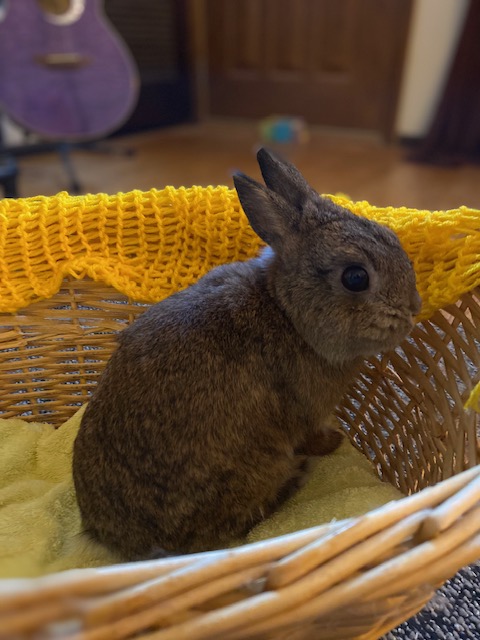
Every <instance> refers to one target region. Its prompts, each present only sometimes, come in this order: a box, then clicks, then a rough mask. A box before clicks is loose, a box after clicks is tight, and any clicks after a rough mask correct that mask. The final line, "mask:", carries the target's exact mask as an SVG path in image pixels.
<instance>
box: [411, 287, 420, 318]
mask: <svg viewBox="0 0 480 640" xmlns="http://www.w3.org/2000/svg"><path fill="white" fill-rule="evenodd" d="M421 309H422V299H421V298H420V295H419V293H418V291H415V293H414V294H413V296H412V299H411V301H410V311H411V312H412V315H413V316H418V314H419V313H420V311H421Z"/></svg>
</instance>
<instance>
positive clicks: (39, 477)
mask: <svg viewBox="0 0 480 640" xmlns="http://www.w3.org/2000/svg"><path fill="white" fill-rule="evenodd" d="M83 410H84V407H82V408H81V409H79V411H77V413H76V414H75V415H74V416H73V417H72V418H70V420H68V421H67V422H66V423H64V424H63V425H62V426H61V427H60V428H59V429H54V428H53V427H52V426H51V425H48V424H37V423H26V422H23V421H22V420H19V419H15V418H14V419H8V420H5V419H4V420H0V578H11V577H34V576H39V575H43V574H46V573H51V572H55V571H62V570H64V569H73V568H82V567H94V566H101V565H107V564H113V563H114V562H118V561H121V558H118V557H115V556H114V555H112V554H111V553H110V552H109V551H107V550H106V549H105V548H103V547H102V546H100V545H98V544H96V543H94V542H92V541H91V540H88V539H87V538H86V537H85V536H84V535H82V533H81V522H80V514H79V510H78V506H77V503H76V499H75V491H74V487H73V480H72V447H73V442H74V440H75V436H76V433H77V430H78V427H79V424H80V419H81V416H82V413H83ZM401 497H402V496H401V494H400V493H399V492H398V491H397V490H396V489H394V488H393V487H392V486H390V485H389V484H386V483H383V482H381V481H380V480H379V478H378V477H377V476H376V474H375V473H374V471H373V469H372V467H371V465H370V463H369V462H368V460H367V459H366V458H365V457H364V456H363V455H362V454H361V453H360V452H359V451H357V450H356V449H355V448H354V447H353V445H352V444H351V443H350V442H347V441H346V442H345V443H344V444H342V446H341V447H340V448H339V449H338V450H337V451H336V452H335V453H334V454H332V455H330V456H325V457H323V458H318V459H317V461H316V464H315V466H314V469H313V471H312V474H311V476H310V478H309V481H308V482H307V484H306V485H305V486H304V487H303V488H302V489H301V490H300V491H299V492H298V493H297V494H296V495H295V496H294V497H293V498H292V499H290V501H289V502H287V503H286V504H285V505H284V506H283V507H282V508H281V509H280V510H279V511H278V512H277V513H275V514H274V515H273V516H272V517H271V518H269V519H268V520H266V521H264V522H262V523H261V524H260V525H258V526H257V527H256V528H255V529H254V530H253V531H251V532H250V534H249V535H248V537H247V539H246V540H245V542H254V541H257V540H262V539H266V538H271V537H274V536H278V535H281V534H284V533H289V532H292V531H296V530H299V529H304V528H307V527H311V526H314V525H316V524H321V523H324V522H330V521H331V520H333V519H342V518H347V517H352V516H356V515H360V514H361V513H366V512H367V511H370V510H371V509H373V508H375V507H378V506H380V505H382V504H385V503H386V502H389V501H390V500H395V499H398V498H401Z"/></svg>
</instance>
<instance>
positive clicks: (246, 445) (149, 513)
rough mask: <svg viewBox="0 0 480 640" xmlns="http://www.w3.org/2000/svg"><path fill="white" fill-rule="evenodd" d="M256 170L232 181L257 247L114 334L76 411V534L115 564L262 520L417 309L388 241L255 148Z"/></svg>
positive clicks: (221, 537)
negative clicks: (362, 281)
mask: <svg viewBox="0 0 480 640" xmlns="http://www.w3.org/2000/svg"><path fill="white" fill-rule="evenodd" d="M259 162H260V166H261V168H262V172H263V175H264V178H265V182H266V184H267V186H268V188H265V187H263V186H262V185H260V184H258V183H256V182H254V181H253V180H251V179H250V178H247V177H246V176H242V175H239V176H236V178H235V184H236V187H237V191H238V193H239V197H240V199H241V202H242V204H243V207H244V209H245V212H246V214H247V216H248V217H249V219H250V222H251V224H252V226H253V228H254V229H255V230H256V231H257V233H259V235H261V237H263V238H264V240H265V241H267V242H268V243H269V244H270V245H271V249H270V248H269V249H267V250H266V252H265V253H264V254H263V255H262V256H260V257H259V258H256V259H253V260H250V261H248V262H245V263H233V264H229V265H224V266H221V267H218V268H217V269H214V270H213V271H211V272H210V273H209V274H207V275H206V276H205V277H204V278H202V279H201V280H200V281H199V282H198V283H197V284H195V285H193V286H192V287H189V288H188V289H186V290H184V291H182V292H180V293H176V294H175V295H172V296H170V297H169V298H168V299H166V300H164V301H163V302H161V303H159V304H157V305H154V306H152V307H151V308H150V309H149V310H148V311H146V313H145V314H143V315H142V316H141V317H140V318H139V319H137V321H136V322H135V323H134V324H133V325H132V326H131V327H129V328H128V329H126V330H125V331H123V332H122V333H121V334H120V336H119V346H118V348H117V350H116V351H115V353H114V354H113V355H112V357H111V359H110V361H109V363H108V365H107V368H106V370H105V373H104V374H103V376H102V378H101V380H100V382H99V384H98V387H97V389H96V391H95V393H94V395H93V397H92V399H91V401H90V403H89V405H88V407H87V409H86V412H85V415H84V417H83V420H82V424H81V428H80V431H79V434H78V437H77V439H76V442H75V447H74V460H73V471H74V480H75V487H76V491H77V498H78V503H79V506H80V510H81V514H82V519H83V524H84V527H85V529H86V530H87V531H88V532H90V534H91V535H92V536H93V537H95V538H96V539H97V540H99V541H101V542H103V543H104V544H106V545H107V546H108V547H110V548H112V549H114V550H115V551H117V552H120V553H121V554H123V556H124V557H126V558H136V557H142V556H146V555H148V554H150V553H152V551H154V550H155V549H157V548H162V549H164V550H166V551H167V552H192V551H197V550H205V549H210V548H214V547H219V546H224V545H226V544H228V542H229V541H230V540H232V539H234V538H236V537H238V536H241V535H243V534H245V533H246V532H247V531H248V530H249V529H250V528H251V527H252V526H254V525H255V524H256V523H257V522H259V521H260V520H261V519H263V518H264V517H265V516H266V515H268V514H269V513H270V512H271V511H272V510H273V509H275V508H276V507H277V506H278V505H279V504H280V503H281V502H282V501H283V500H285V499H286V498H287V497H288V496H289V495H290V494H291V493H292V492H293V491H294V490H295V489H296V487H297V486H298V484H299V482H300V481H301V476H302V474H303V471H304V466H305V454H307V453H310V452H314V453H316V454H319V453H327V452H329V451H331V450H333V449H334V448H336V446H338V444H339V442H340V439H341V436H340V435H339V434H337V433H335V432H333V431H331V430H330V429H329V427H328V426H327V425H328V419H329V416H330V414H331V413H332V411H333V410H334V408H335V405H336V404H337V403H338V401H339V399H340V398H341V396H342V394H343V393H344V391H345V389H346V386H347V385H348V383H349V381H350V380H351V377H352V375H353V374H354V372H355V368H356V366H357V365H358V363H359V362H361V360H362V358H363V357H365V356H368V355H371V354H373V353H376V352H378V351H381V350H384V349H390V348H392V347H394V346H395V345H396V344H398V343H399V342H400V341H401V340H402V339H403V338H404V337H405V336H406V334H407V333H408V331H409V329H410V327H411V321H412V314H415V313H417V312H418V310H419V299H418V294H417V292H416V288H415V278H414V274H413V269H412V268H411V265H410V263H409V261H408V258H407V257H406V255H405V253H404V252H403V250H402V249H401V247H400V244H399V242H398V239H397V238H396V236H395V235H394V234H393V233H392V232H391V231H389V230H387V229H384V228H382V227H380V226H379V225H377V224H374V223H372V222H368V221H366V220H362V219H360V218H358V217H356V216H354V215H353V214H351V213H350V212H348V211H346V210H344V209H342V208H340V207H337V206H336V205H334V204H332V203H331V202H330V201H328V200H326V199H323V198H320V196H318V194H316V193H315V192H314V191H313V190H312V189H311V188H310V187H309V186H308V185H307V183H306V182H305V181H304V180H303V178H302V177H301V176H300V174H299V173H298V171H297V170H296V169H295V168H294V167H292V166H291V165H289V164H287V163H283V162H281V161H280V160H278V159H277V158H275V157H273V156H272V155H270V154H268V153H267V152H265V151H264V150H261V151H260V152H259ZM350 263H355V264H358V263H361V264H365V265H366V268H367V266H368V271H369V274H370V275H371V283H372V290H371V291H369V292H365V293H361V294H358V293H356V294H352V293H350V292H348V291H345V290H344V289H342V285H341V282H340V276H341V273H342V269H343V268H344V266H345V265H346V264H350ZM339 274H340V275H339ZM310 443H311V444H310Z"/></svg>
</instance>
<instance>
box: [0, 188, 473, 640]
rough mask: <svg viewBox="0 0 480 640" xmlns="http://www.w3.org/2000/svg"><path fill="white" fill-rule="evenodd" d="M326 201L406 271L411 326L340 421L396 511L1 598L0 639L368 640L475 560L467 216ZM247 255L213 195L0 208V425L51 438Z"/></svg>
mask: <svg viewBox="0 0 480 640" xmlns="http://www.w3.org/2000/svg"><path fill="white" fill-rule="evenodd" d="M336 200H337V201H338V202H339V203H340V204H342V205H343V206H346V207H348V208H350V209H351V210H352V211H354V212H355V213H358V214H359V215H365V216H367V217H370V218H373V219H375V220H377V221H378V222H381V223H384V224H388V225H389V226H390V227H391V228H393V229H394V230H395V231H396V232H397V233H398V234H399V236H400V239H401V241H402V244H403V246H404V247H405V249H406V251H407V252H408V253H409V255H410V257H411V259H412V260H413V263H414V266H415V270H416V273H417V278H418V287H419V291H420V293H421V295H422V299H423V303H424V304H423V309H422V315H421V317H420V321H419V324H417V326H416V327H415V329H414V331H413V333H412V335H411V337H410V338H409V339H408V340H406V341H405V342H404V344H403V345H402V346H401V347H400V348H399V349H397V350H396V351H395V352H393V353H390V354H387V355H386V356H384V357H383V358H381V359H380V358H379V359H375V358H374V359H372V360H371V361H369V362H367V363H366V364H365V366H364V368H363V370H362V371H361V373H360V375H359V376H358V377H357V379H356V380H355V382H354V384H353V385H352V387H351V389H350V391H349V393H348V394H347V395H346V397H345V399H344V401H343V403H342V406H341V407H339V410H338V415H339V418H340V420H341V422H342V424H343V425H344V427H345V429H346V430H347V432H348V433H349V435H350V437H351V438H352V440H353V442H354V443H355V445H356V446H357V447H358V448H359V449H361V450H362V451H363V452H364V453H365V455H366V456H367V457H368V458H369V459H370V460H372V462H373V464H374V465H375V466H376V468H377V470H378V473H379V475H380V476H381V477H383V478H384V479H386V480H388V481H389V482H391V483H392V484H394V485H396V486H397V487H399V488H400V489H401V490H402V491H403V492H404V493H406V494H412V495H410V496H409V497H408V498H405V499H404V500H402V501H400V502H396V503H392V504H389V505H385V506H384V507H382V508H380V509H378V510H376V511H373V512H370V513H368V514H366V515H365V516H362V517H360V518H354V519H351V520H346V521H341V522H338V523H331V524H328V525H324V526H320V527H315V528H314V529H309V530H305V531H300V532H298V533H295V534H291V535H289V536H285V537H282V538H276V539H273V540H271V541H267V542H263V543H258V544H255V545H248V546H245V547H242V548H239V549H235V550H228V551H227V550H225V551H218V552H211V553H206V554H198V555H195V556H185V557H178V558H171V559H166V560H160V561H153V562H145V563H136V564H131V565H120V566H118V567H112V568H105V569H85V570H79V571H75V572H67V573H65V574H58V575H54V576H47V577H45V578H41V579H34V580H19V581H0V638H2V637H7V638H9V637H13V636H14V635H15V634H17V635H21V634H27V633H30V632H32V633H37V634H41V633H43V634H44V636H46V637H48V636H49V635H53V634H54V633H60V634H63V635H65V636H66V637H68V638H76V639H78V640H80V638H83V639H84V640H87V639H89V640H94V639H96V640H101V639H102V638H105V639H106V638H113V637H115V638H130V637H134V636H135V637H137V636H136V634H139V633H140V634H141V637H142V638H158V640H167V639H171V640H180V639H182V638H185V639H187V638H188V640H193V639H194V638H227V637H228V638H239V639H240V638H247V637H255V638H289V639H296V638H308V637H322V638H325V639H329V638H332V640H333V638H351V639H354V638H356V639H358V640H360V639H361V638H362V639H365V640H366V639H372V640H373V639H374V638H378V637H379V636H380V635H382V633H384V632H386V631H387V630H389V629H391V628H392V627H394V626H396V625H397V624H398V623H400V622H401V621H403V620H405V619H406V618H408V617H409V616H410V615H413V613H415V612H416V611H417V610H418V609H419V608H421V607H422V606H423V604H424V603H425V602H426V601H427V600H428V599H429V598H430V597H431V595H432V593H433V591H434V589H435V588H436V586H438V585H440V584H441V583H442V582H443V581H444V580H445V579H447V578H448V577H450V576H451V575H452V574H453V573H455V571H457V570H458V569H459V568H460V567H461V566H464V565H465V564H468V563H469V562H472V561H474V560H476V559H477V558H479V557H480V467H479V466H478V463H479V461H480V459H479V448H478V440H477V430H478V427H479V416H478V414H476V413H475V412H474V411H473V410H471V409H470V410H465V408H464V407H465V404H466V403H469V406H471V407H475V406H476V402H477V395H476V393H475V392H474V389H475V385H477V390H478V382H479V380H478V375H479V370H480V349H479V346H480V342H479V341H480V297H479V287H480V233H479V230H480V212H478V211H475V210H471V209H466V208H461V209H458V210H456V211H451V212H425V211H414V210H408V209H391V208H385V209H378V208H374V207H371V206H370V205H368V204H367V203H352V202H349V201H347V200H344V199H341V198H337V199H336ZM260 244H261V243H260V241H259V240H258V238H257V237H256V236H255V234H254V233H253V231H252V230H251V229H250V227H249V226H248V223H247V221H246V218H245V216H244V214H243V212H242V211H241V208H240V206H239V204H238V200H237V198H236V194H235V192H233V191H231V190H229V189H227V188H224V187H216V188H211V187H210V188H205V189H204V188H200V187H193V188H191V189H178V190H176V189H173V188H167V189H164V190H163V191H154V190H152V191H150V192H145V193H144V192H130V193H127V194H117V195H116V196H107V195H105V194H99V195H96V196H85V197H77V198H74V197H70V196H68V195H67V194H59V195H58V196H55V197H52V198H32V199H27V200H9V201H7V200H5V201H3V202H0V379H1V385H0V417H23V418H25V419H27V420H36V421H38V420H45V421H48V422H53V423H54V424H60V423H61V422H63V421H64V420H65V419H66V418H68V417H70V416H71V415H72V414H73V413H74V412H75V411H76V409H77V408H78V406H79V405H80V404H83V403H84V402H86V401H87V400H88V397H89V393H90V392H91V391H92V389H93V388H94V386H95V384H96V381H97V379H98V376H99V375H100V373H101V371H102V370H103V367H104V366H105V363H106V361H107V359H108V357H109V355H110V354H111V352H112V350H113V348H114V345H115V334H116V333H117V332H118V330H120V329H121V328H123V327H124V326H126V325H127V324H128V323H130V322H132V320H133V319H134V318H135V317H136V316H137V315H138V314H139V313H141V312H142V311H143V309H144V304H145V303H150V302H153V301H156V300H160V299H162V298H164V297H165V296H166V295H168V294H170V293H171V292H172V291H175V290H177V289H179V288H182V287H184V286H188V285H189V284H191V283H193V282H194V281H196V280H197V279H198V278H199V277H200V276H201V275H203V274H204V273H205V272H206V271H208V270H209V269H210V268H211V267H212V266H215V265H216V264H220V263H223V262H226V261H231V260H237V259H247V258H249V257H251V256H253V255H255V254H256V253H257V252H258V249H259V247H260ZM2 314H3V315H2ZM477 393H478V391H477ZM475 465H477V466H475ZM440 481H442V482H440ZM40 587H41V588H40ZM2 634H3V635H2Z"/></svg>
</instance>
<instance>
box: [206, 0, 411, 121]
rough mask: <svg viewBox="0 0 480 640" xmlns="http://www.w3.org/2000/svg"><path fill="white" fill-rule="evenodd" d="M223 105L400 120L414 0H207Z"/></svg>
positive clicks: (213, 104)
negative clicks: (398, 109)
mask: <svg viewBox="0 0 480 640" xmlns="http://www.w3.org/2000/svg"><path fill="white" fill-rule="evenodd" d="M206 6H207V30H208V45H209V97H210V110H211V113H212V114H214V115H225V116H239V117H251V118H261V117H264V116H266V115H269V114H272V113H282V114H290V115H298V116H303V117H305V118H306V119H307V120H308V121H309V122H311V123H317V124H323V125H333V126H344V127H357V128H363V129H372V130H377V131H382V132H384V133H386V134H388V133H389V132H390V130H391V127H392V123H393V117H394V108H395V105H396V100H397V95H398V86H399V79H400V74H401V69H402V63H403V54H404V48H405V42H406V37H407V33H408V24H409V17H410V12H411V2H410V1H409V0H235V1H234V0H207V2H206Z"/></svg>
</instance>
